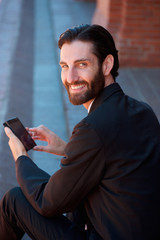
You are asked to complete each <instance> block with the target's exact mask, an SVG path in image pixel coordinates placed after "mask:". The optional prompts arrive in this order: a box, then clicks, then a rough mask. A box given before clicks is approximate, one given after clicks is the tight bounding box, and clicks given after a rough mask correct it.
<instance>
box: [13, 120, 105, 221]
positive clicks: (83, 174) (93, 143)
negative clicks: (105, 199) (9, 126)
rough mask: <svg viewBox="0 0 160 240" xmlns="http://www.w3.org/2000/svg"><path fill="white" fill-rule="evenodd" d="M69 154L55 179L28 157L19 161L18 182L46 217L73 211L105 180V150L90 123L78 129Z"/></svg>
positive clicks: (31, 201)
mask: <svg viewBox="0 0 160 240" xmlns="http://www.w3.org/2000/svg"><path fill="white" fill-rule="evenodd" d="M65 153H66V157H65V158H62V160H61V168H60V170H58V171H57V172H56V173H54V174H53V175H52V176H51V177H50V176H49V175H48V174H47V173H45V172H44V171H43V170H41V169H39V168H38V167H37V166H36V165H35V164H34V163H33V161H32V160H31V159H30V158H28V157H25V156H21V157H20V158H19V159H18V160H17V161H16V173H17V180H18V183H19V185H20V187H21V189H22V191H23V193H24V195H25V196H26V198H27V199H28V201H29V202H30V203H31V205H32V206H33V207H34V208H35V209H36V210H37V211H38V212H39V213H40V214H42V215H44V216H48V217H49V216H53V215H55V214H61V213H64V212H70V211H73V210H74V209H75V208H76V207H77V206H78V205H79V203H80V202H81V201H82V200H83V199H84V198H85V197H86V195H87V196H88V195H89V193H90V192H91V191H93V189H94V188H97V187H98V184H99V182H100V181H101V179H102V177H103V173H104V171H105V169H104V168H105V164H104V163H105V161H104V150H103V147H102V144H101V141H100V139H99V137H98V136H97V134H96V132H95V131H94V130H93V129H92V128H91V126H89V125H88V124H86V123H84V122H81V123H80V124H78V125H77V126H76V127H75V129H74V132H73V134H72V137H71V139H70V141H69V143H68V144H67V146H66V149H65Z"/></svg>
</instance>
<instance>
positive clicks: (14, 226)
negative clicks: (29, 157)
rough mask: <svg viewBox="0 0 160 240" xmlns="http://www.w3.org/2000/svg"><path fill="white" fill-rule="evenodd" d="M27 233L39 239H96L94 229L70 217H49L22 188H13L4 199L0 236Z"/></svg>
mask: <svg viewBox="0 0 160 240" xmlns="http://www.w3.org/2000/svg"><path fill="white" fill-rule="evenodd" d="M24 233H27V234H28V236H30V237H31V238H32V239H35V240H52V239H56V240H62V239H63V240H82V239H83V240H85V239H86V240H88V239H90V240H96V239H101V238H99V236H98V235H97V234H96V233H90V232H89V231H86V230H84V229H82V228H80V227H79V226H78V225H76V224H74V223H73V222H71V221H70V220H69V219H68V218H67V217H65V216H63V215H61V216H55V217H53V218H46V217H44V216H41V215H40V214H39V213H38V212H36V211H35V210H34V209H33V208H32V206H31V205H30V204H29V202H28V201H27V200H26V198H25V196H24V195H23V193H22V191H21V189H20V188H18V187H17V188H13V189H12V190H10V191H9V192H8V193H6V194H5V196H4V197H3V199H2V200H1V201H0V239H1V240H8V239H10V240H12V239H13V240H14V239H16V240H17V239H21V238H22V237H23V235H24Z"/></svg>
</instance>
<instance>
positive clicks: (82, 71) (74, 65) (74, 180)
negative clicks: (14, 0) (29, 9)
mask: <svg viewBox="0 0 160 240" xmlns="http://www.w3.org/2000/svg"><path fill="white" fill-rule="evenodd" d="M59 47H60V49H61V54H60V65H61V68H62V72H61V78H62V82H63V84H64V85H65V87H66V89H67V91H68V95H69V99H70V101H71V103H73V104H75V105H78V104H83V105H84V107H85V108H86V109H87V110H88V112H89V113H88V116H86V118H84V119H83V120H82V121H81V122H80V123H78V124H77V125H76V126H75V128H74V130H73V133H72V136H71V138H70V140H69V142H68V143H65V142H64V141H63V140H61V139H60V138H59V137H58V136H56V135H55V134H54V133H53V132H51V131H50V130H49V129H47V128H46V127H44V126H40V127H37V128H31V129H28V131H29V132H30V134H31V135H32V137H33V139H35V140H36V139H38V140H42V141H46V142H47V143H48V144H47V146H36V147H35V148H34V150H37V151H46V152H49V153H53V154H58V155H62V156H63V158H62V160H61V169H60V170H58V171H57V172H56V173H55V174H53V175H52V176H51V177H50V176H49V175H48V174H47V173H45V172H43V171H42V170H41V169H39V168H38V167H37V166H36V165H35V164H34V163H33V161H32V160H31V159H30V158H29V157H28V156H27V153H26V151H25V149H24V147H23V145H22V144H21V142H20V141H19V140H18V139H17V138H16V137H15V136H14V134H13V133H12V132H11V131H10V130H9V129H8V128H5V131H6V134H7V135H8V137H9V145H10V148H11V151H12V153H13V156H14V159H15V163H16V173H17V180H18V183H19V185H20V188H14V189H12V190H11V191H9V192H8V193H7V194H6V195H5V196H4V198H3V199H2V200H1V204H0V208H1V212H0V214H1V216H0V239H3V240H5V239H20V238H21V237H22V236H23V234H24V232H27V233H28V235H29V236H30V237H31V238H32V239H38V240H41V239H43V240H44V239H49V240H51V239H58V240H59V239H69V240H73V239H74V240H75V239H76V240H77V239H106V240H133V239H134V240H135V239H136V240H143V239H145V240H146V239H148V240H149V239H154V240H156V239H160V231H159V216H160V204H159V203H160V174H159V172H160V126H159V123H158V120H157V118H156V116H155V115H154V113H153V111H152V110H151V108H150V107H149V106H148V105H147V104H145V103H141V102H138V101H136V100H134V99H132V98H130V97H128V96H126V95H125V94H124V92H123V91H122V89H121V88H120V86H119V85H118V84H117V83H116V82H115V78H116V76H117V75H118V72H117V71H118V67H119V63H118V55H117V50H116V47H115V44H114V41H113V38H112V36H111V35H110V34H109V32H108V31H107V30H105V29H104V28H103V27H101V26H98V25H92V26H89V25H82V26H78V27H75V28H72V29H69V30H67V31H66V32H65V33H63V34H62V35H61V36H60V39H59ZM64 213H69V214H68V217H66V216H64V215H63V214H64Z"/></svg>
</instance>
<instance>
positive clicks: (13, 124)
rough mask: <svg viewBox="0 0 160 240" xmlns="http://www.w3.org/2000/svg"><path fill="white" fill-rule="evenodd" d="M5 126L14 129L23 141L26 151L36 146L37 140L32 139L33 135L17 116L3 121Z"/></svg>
mask: <svg viewBox="0 0 160 240" xmlns="http://www.w3.org/2000/svg"><path fill="white" fill-rule="evenodd" d="M3 126H4V127H8V128H10V129H11V130H12V132H13V133H14V134H15V135H16V136H17V137H18V138H19V140H20V141H21V142H22V143H23V145H24V147H25V149H26V151H29V150H30V149H32V148H33V147H34V146H36V143H35V141H34V140H33V139H32V137H31V135H30V134H29V133H28V131H27V130H26V129H25V127H24V126H23V124H22V123H21V121H20V120H19V119H18V118H17V117H15V118H12V119H9V120H7V121H6V122H4V123H3Z"/></svg>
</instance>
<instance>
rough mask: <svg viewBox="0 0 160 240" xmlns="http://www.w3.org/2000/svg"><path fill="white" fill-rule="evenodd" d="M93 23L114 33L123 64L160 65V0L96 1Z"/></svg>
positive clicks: (139, 65) (136, 65)
mask: <svg viewBox="0 0 160 240" xmlns="http://www.w3.org/2000/svg"><path fill="white" fill-rule="evenodd" d="M93 23H97V24H100V25H102V26H104V27H106V28H107V29H108V30H109V31H110V32H111V33H112V35H113V36H114V39H115V41H116V45H117V48H118V50H119V56H120V64H121V66H135V67H160V0H97V5H96V10H95V14H94V16H93Z"/></svg>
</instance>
